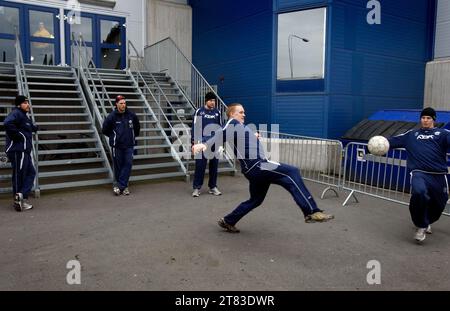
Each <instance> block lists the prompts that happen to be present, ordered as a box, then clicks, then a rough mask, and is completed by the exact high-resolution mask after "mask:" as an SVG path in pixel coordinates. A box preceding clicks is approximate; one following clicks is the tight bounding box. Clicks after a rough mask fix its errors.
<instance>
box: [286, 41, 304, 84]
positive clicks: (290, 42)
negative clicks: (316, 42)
mask: <svg viewBox="0 0 450 311" xmlns="http://www.w3.org/2000/svg"><path fill="white" fill-rule="evenodd" d="M293 38H297V39H300V40H302V41H303V42H305V43H306V42H309V40H308V39H306V38H302V37H299V36H297V35H294V34H290V35H289V37H288V49H289V66H290V68H291V79H293V78H294V68H293V58H294V56H293V55H292V39H293Z"/></svg>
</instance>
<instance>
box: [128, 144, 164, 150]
mask: <svg viewBox="0 0 450 311" xmlns="http://www.w3.org/2000/svg"><path fill="white" fill-rule="evenodd" d="M157 148H170V146H169V145H167V144H164V145H147V146H145V145H144V146H142V145H139V146H135V147H134V149H137V150H140V149H157Z"/></svg>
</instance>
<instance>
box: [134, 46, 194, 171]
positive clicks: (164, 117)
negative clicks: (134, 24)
mask: <svg viewBox="0 0 450 311" xmlns="http://www.w3.org/2000/svg"><path fill="white" fill-rule="evenodd" d="M130 50H133V51H134V53H135V54H136V56H137V57H136V61H137V64H138V65H137V66H135V67H134V68H133V70H132V68H129V69H128V71H129V74H130V76H131V77H132V78H133V80H134V82H135V84H136V87H137V88H138V90H139V92H140V93H141V95H142V98H143V100H144V102H145V105H146V106H147V109H148V110H149V111H150V112H151V114H153V116H154V118H155V120H156V122H157V126H159V128H160V129H161V133H162V134H163V137H164V139H165V140H166V142H167V143H168V145H169V146H170V149H171V151H172V154H173V155H174V157H175V159H176V160H177V162H178V163H179V164H180V166H181V169H182V170H183V172H184V173H185V174H188V168H187V167H188V165H189V157H190V151H189V148H190V146H185V144H183V143H182V139H181V137H180V136H179V135H178V132H177V131H175V130H174V128H173V126H172V122H171V121H170V120H169V118H168V117H167V115H166V113H165V112H164V110H163V109H162V107H161V95H162V96H163V100H164V101H165V103H166V104H168V105H169V107H170V108H172V110H173V111H174V112H175V109H174V108H173V106H172V104H171V102H170V101H169V99H168V98H167V96H166V94H165V93H164V92H163V91H162V89H161V87H160V86H159V84H158V82H157V81H156V79H155V77H154V76H153V75H152V74H151V73H150V72H149V74H150V76H151V78H152V80H153V82H154V84H155V86H156V87H157V88H158V91H159V100H157V99H156V97H155V95H154V94H153V92H152V91H151V89H150V87H149V86H148V84H147V82H146V81H145V79H144V77H143V76H142V73H141V71H140V70H139V68H138V67H139V66H142V67H141V68H145V64H144V63H143V62H142V58H141V57H140V55H139V52H138V51H137V49H136V48H135V46H134V45H133V43H131V41H128V51H129V53H130ZM133 72H134V73H133ZM135 75H136V76H135ZM139 82H142V83H143V85H144V90H145V93H146V94H147V95H150V96H151V97H152V99H153V101H154V102H155V103H156V109H157V110H158V118H157V117H156V115H155V113H154V111H153V108H152V107H151V106H150V104H149V103H148V101H147V98H146V96H145V95H144V93H142V91H141V89H140V87H139ZM176 118H177V119H178V121H179V122H180V124H185V122H183V121H182V120H181V119H180V118H179V116H178V115H176ZM161 119H162V120H163V121H164V122H165V123H167V125H168V126H169V128H170V132H171V134H173V135H174V136H175V137H176V141H178V142H181V146H182V148H183V151H182V157H181V158H183V159H184V162H183V160H182V159H181V158H180V155H179V152H180V151H179V150H175V147H174V144H173V142H172V141H170V139H169V137H168V136H167V134H166V133H165V131H164V126H163V125H162V124H161ZM187 154H189V157H187V156H186V155H187Z"/></svg>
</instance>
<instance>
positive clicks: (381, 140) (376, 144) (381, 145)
mask: <svg viewBox="0 0 450 311" xmlns="http://www.w3.org/2000/svg"><path fill="white" fill-rule="evenodd" d="M367 147H368V148H369V152H370V153H371V154H374V155H377V156H382V155H385V154H386V153H387V152H388V151H389V141H388V140H387V139H386V138H385V137H383V136H374V137H372V138H371V139H369V142H368V144H367Z"/></svg>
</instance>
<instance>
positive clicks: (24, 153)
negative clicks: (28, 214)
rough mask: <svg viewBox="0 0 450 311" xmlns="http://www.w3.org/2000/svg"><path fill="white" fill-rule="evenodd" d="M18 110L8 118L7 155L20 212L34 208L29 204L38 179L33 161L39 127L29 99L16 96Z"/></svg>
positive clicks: (6, 128)
mask: <svg viewBox="0 0 450 311" xmlns="http://www.w3.org/2000/svg"><path fill="white" fill-rule="evenodd" d="M14 104H15V106H16V108H14V109H13V111H12V112H11V113H10V114H9V115H8V116H7V117H6V119H5V122H4V125H5V130H6V149H5V152H6V155H7V156H8V159H9V161H10V162H11V165H12V186H13V193H14V209H15V210H16V211H18V212H22V211H24V210H29V209H32V208H33V205H31V204H30V203H29V202H28V195H29V194H30V192H31V189H32V188H33V184H34V178H35V177H36V170H35V168H34V166H33V161H32V159H31V150H32V149H33V132H36V131H37V127H36V126H35V125H34V124H33V122H32V121H31V120H30V118H29V117H28V116H27V113H28V112H30V103H29V102H28V98H26V97H25V96H23V95H18V96H16V99H15V101H14Z"/></svg>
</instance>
